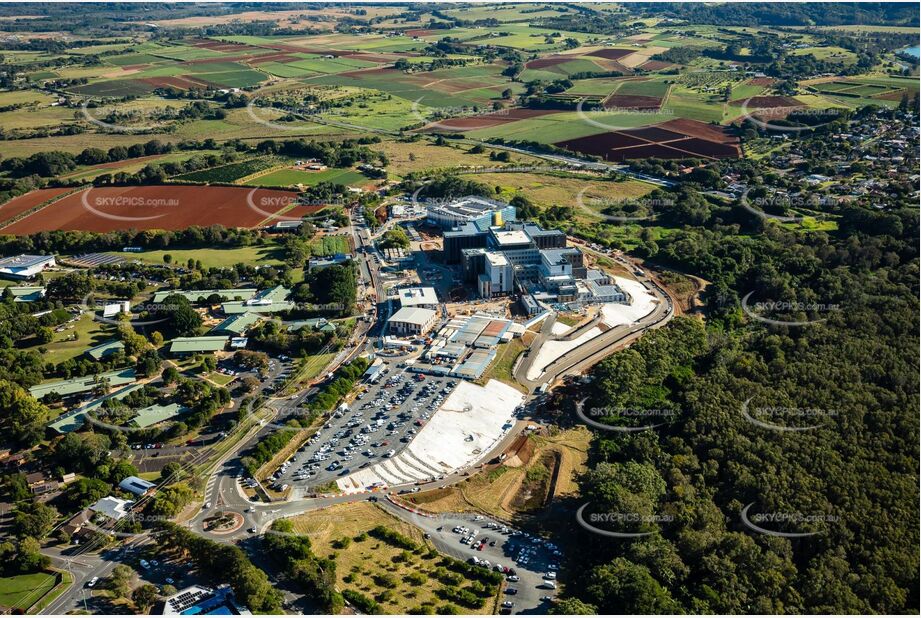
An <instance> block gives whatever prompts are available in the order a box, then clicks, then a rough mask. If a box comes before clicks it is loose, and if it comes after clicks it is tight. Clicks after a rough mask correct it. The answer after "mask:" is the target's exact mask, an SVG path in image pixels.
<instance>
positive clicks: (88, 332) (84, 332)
mask: <svg viewBox="0 0 921 618" xmlns="http://www.w3.org/2000/svg"><path fill="white" fill-rule="evenodd" d="M67 326H68V327H69V328H67V329H66V330H64V331H63V332H60V333H54V340H53V341H52V342H51V343H46V344H45V345H44V347H45V348H46V350H47V351H46V352H45V353H44V354H43V355H42V360H44V361H45V362H46V363H54V364H58V363H62V362H64V361H66V360H68V359H70V358H74V357H77V356H79V355H81V354H83V352H84V351H85V350H86V349H87V348H90V347H92V346H94V345H96V344H98V343H101V342H103V341H107V340H108V339H111V338H113V337H114V336H115V332H114V330H113V329H112V328H111V327H110V326H109V325H107V324H105V323H103V322H98V321H96V320H94V319H93V316H92V315H90V314H84V315H83V316H81V317H80V319H79V320H77V321H76V322H72V323H70V324H68V325H67ZM74 335H76V338H74Z"/></svg>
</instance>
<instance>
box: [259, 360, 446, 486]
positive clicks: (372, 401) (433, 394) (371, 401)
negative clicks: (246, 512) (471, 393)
mask: <svg viewBox="0 0 921 618" xmlns="http://www.w3.org/2000/svg"><path fill="white" fill-rule="evenodd" d="M417 375H418V374H412V373H407V372H406V371H405V368H399V367H396V366H394V365H388V366H387V367H386V368H385V369H383V370H382V371H381V373H379V374H378V378H379V379H378V381H377V383H376V384H375V383H372V384H368V385H367V388H366V390H363V391H362V392H361V393H360V394H359V395H358V397H357V398H356V399H355V400H354V401H353V402H352V405H351V406H349V407H347V408H346V407H341V408H340V409H339V410H337V411H336V412H334V413H333V414H332V415H331V417H330V418H329V419H328V420H327V422H326V423H325V424H324V425H323V427H322V428H321V429H320V431H319V432H317V434H316V435H314V436H313V437H312V438H311V439H310V440H309V441H308V442H307V443H306V444H305V445H304V446H303V447H301V449H300V450H299V451H298V452H297V453H296V454H295V455H294V456H293V457H292V458H291V459H290V460H289V461H288V462H287V463H286V464H284V465H282V467H281V468H279V470H277V471H276V473H275V475H274V476H273V477H272V479H270V480H269V482H273V483H274V485H275V487H276V488H277V489H278V490H279V491H285V490H287V489H288V488H290V489H291V490H292V492H291V497H292V498H295V499H296V498H300V497H303V496H304V495H305V494H307V493H309V491H308V489H309V488H316V487H322V486H324V485H328V484H329V483H330V482H331V481H335V480H337V479H340V478H342V477H345V476H347V475H348V474H350V473H352V472H355V471H357V470H361V469H363V468H366V467H368V466H370V465H372V464H374V463H377V462H379V461H382V460H384V459H387V458H390V457H394V456H396V455H397V454H399V453H400V451H402V450H403V449H404V448H405V447H406V445H408V444H409V443H410V442H411V441H412V439H413V437H414V436H415V434H416V433H417V432H418V431H419V430H420V429H421V428H422V427H423V426H424V425H425V423H426V422H427V421H428V420H429V418H431V415H432V414H433V413H434V412H435V411H436V410H437V409H438V407H439V406H440V405H441V404H442V403H443V402H444V400H445V398H446V397H447V396H448V395H449V394H450V392H451V391H452V390H453V388H454V387H455V386H456V384H457V380H455V379H452V378H444V377H433V376H420V377H419V378H417ZM420 378H421V379H420ZM285 485H288V487H285Z"/></svg>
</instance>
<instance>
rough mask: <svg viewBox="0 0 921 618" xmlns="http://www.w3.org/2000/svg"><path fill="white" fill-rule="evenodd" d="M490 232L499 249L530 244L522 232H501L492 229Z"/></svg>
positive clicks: (528, 238)
mask: <svg viewBox="0 0 921 618" xmlns="http://www.w3.org/2000/svg"><path fill="white" fill-rule="evenodd" d="M491 232H492V236H493V238H494V239H495V240H496V244H497V245H499V247H507V246H514V245H527V244H529V243H530V242H531V239H530V237H528V235H527V234H525V232H524V230H502V229H496V228H493V229H492V230H491Z"/></svg>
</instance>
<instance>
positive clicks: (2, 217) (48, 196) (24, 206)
mask: <svg viewBox="0 0 921 618" xmlns="http://www.w3.org/2000/svg"><path fill="white" fill-rule="evenodd" d="M70 190H71V189H69V188H66V187H56V188H50V189H38V190H36V191H29V192H28V193H26V194H24V195H20V196H18V197H14V198H13V199H11V200H10V201H8V202H6V203H5V204H2V205H0V223H4V222H6V221H9V220H10V219H14V218H16V217H18V216H19V215H21V214H22V213H24V212H27V211H28V210H29V209H31V208H35V207H36V206H38V205H39V204H41V203H42V202H47V201H48V200H53V199H54V198H56V197H57V196H59V195H63V194H64V193H67V192H68V191H70Z"/></svg>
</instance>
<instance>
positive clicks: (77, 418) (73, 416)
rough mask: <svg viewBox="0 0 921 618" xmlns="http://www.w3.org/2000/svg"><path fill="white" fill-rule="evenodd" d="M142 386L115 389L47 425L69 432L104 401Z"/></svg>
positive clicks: (119, 396) (83, 421)
mask: <svg viewBox="0 0 921 618" xmlns="http://www.w3.org/2000/svg"><path fill="white" fill-rule="evenodd" d="M142 386H143V384H131V385H129V386H125V387H123V388H121V389H119V390H117V391H115V392H114V393H111V394H108V395H104V396H102V397H100V398H98V399H94V400H93V401H91V402H90V403H88V404H86V405H85V406H80V407H79V408H75V409H73V410H71V411H70V412H67V413H65V414H62V415H61V416H59V417H57V418H56V419H55V420H54V421H52V422H51V423H48V427H49V428H51V429H53V430H54V431H56V432H58V433H70V432H71V431H76V430H78V429H80V428H81V427H83V425H84V424H85V423H86V416H87V414H92V412H93V410H95V409H96V408H98V407H99V406H101V405H102V404H103V403H105V402H106V400H108V399H122V398H123V397H125V396H126V395H128V394H130V393H133V392H134V391H136V390H137V389H139V388H141V387H142Z"/></svg>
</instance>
